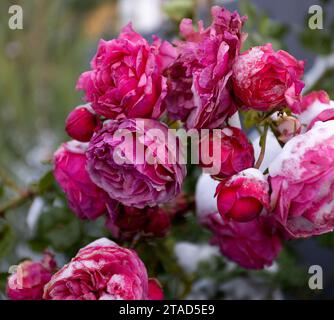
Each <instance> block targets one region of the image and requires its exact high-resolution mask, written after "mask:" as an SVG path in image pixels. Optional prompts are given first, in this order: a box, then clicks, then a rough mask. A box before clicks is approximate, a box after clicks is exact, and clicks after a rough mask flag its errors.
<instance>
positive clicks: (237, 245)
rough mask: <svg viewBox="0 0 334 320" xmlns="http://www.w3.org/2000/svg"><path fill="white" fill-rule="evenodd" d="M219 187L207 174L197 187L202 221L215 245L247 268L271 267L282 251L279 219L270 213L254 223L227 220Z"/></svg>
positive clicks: (200, 220) (198, 214) (197, 204)
mask: <svg viewBox="0 0 334 320" xmlns="http://www.w3.org/2000/svg"><path fill="white" fill-rule="evenodd" d="M253 170H254V169H253ZM218 184H219V182H218V181H216V180H213V179H212V178H211V177H210V176H209V175H206V174H203V175H202V176H201V177H200V178H199V180H198V183H197V187H196V207H197V216H198V220H199V222H200V223H201V224H202V225H203V226H204V227H206V228H208V229H209V230H210V231H211V232H212V233H213V238H212V241H211V243H212V244H214V245H218V246H219V248H220V250H221V252H222V254H223V255H225V256H226V257H228V258H229V259H231V260H232V261H234V262H236V263H238V264H239V265H240V266H242V267H244V268H248V269H262V268H264V267H265V266H269V265H271V264H272V262H273V261H274V260H275V259H276V257H277V255H278V253H279V252H280V250H281V247H282V246H281V240H280V234H279V233H278V230H277V225H276V222H275V219H274V218H273V217H270V216H269V215H268V214H267V213H266V212H264V213H263V214H261V215H260V216H259V217H258V218H256V219H254V220H252V221H250V222H237V221H235V220H232V219H225V218H224V219H223V218H222V216H221V215H220V214H219V212H218V207H217V200H216V199H215V196H214V195H215V191H216V188H217V186H218Z"/></svg>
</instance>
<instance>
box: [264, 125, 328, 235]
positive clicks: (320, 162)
mask: <svg viewBox="0 0 334 320" xmlns="http://www.w3.org/2000/svg"><path fill="white" fill-rule="evenodd" d="M269 174H270V183H271V189H272V195H271V205H272V210H273V214H274V215H275V218H276V219H277V221H278V222H279V223H280V224H281V225H282V226H283V228H284V229H285V230H286V232H287V233H288V235H290V237H294V238H300V237H310V236H313V235H319V234H323V233H326V232H329V231H332V230H333V229H334V195H333V194H334V121H328V122H317V123H316V124H315V126H314V127H313V128H312V129H311V130H309V131H308V132H306V133H305V134H302V135H299V136H297V137H294V138H293V139H291V140H290V141H289V142H288V143H287V144H286V145H285V146H284V148H283V151H282V153H281V154H280V155H279V156H278V157H277V158H276V159H275V161H274V162H273V163H272V164H271V165H270V167H269Z"/></svg>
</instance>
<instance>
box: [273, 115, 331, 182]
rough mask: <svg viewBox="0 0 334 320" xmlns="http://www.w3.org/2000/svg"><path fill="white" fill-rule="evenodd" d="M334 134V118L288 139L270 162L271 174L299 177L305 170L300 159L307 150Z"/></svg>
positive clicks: (318, 123)
mask: <svg viewBox="0 0 334 320" xmlns="http://www.w3.org/2000/svg"><path fill="white" fill-rule="evenodd" d="M333 136H334V120H332V121H327V122H320V121H319V122H317V123H316V124H315V125H314V127H313V128H312V129H311V130H310V131H308V132H306V133H304V134H301V135H298V136H296V137H294V138H292V139H291V140H290V141H288V143H287V144H286V145H285V146H284V148H283V150H282V152H281V153H280V154H278V156H277V157H276V159H275V160H274V161H273V162H272V163H271V164H270V166H269V175H270V176H272V177H275V176H279V175H286V176H290V177H291V178H294V179H298V178H299V177H300V176H301V175H302V174H303V172H304V170H305V169H304V168H303V167H301V166H300V160H301V158H302V157H303V155H304V154H305V152H307V151H308V150H311V149H313V148H315V147H316V146H317V145H319V144H321V143H322V142H323V141H324V140H326V139H328V138H330V137H333ZM333 147H334V140H333Z"/></svg>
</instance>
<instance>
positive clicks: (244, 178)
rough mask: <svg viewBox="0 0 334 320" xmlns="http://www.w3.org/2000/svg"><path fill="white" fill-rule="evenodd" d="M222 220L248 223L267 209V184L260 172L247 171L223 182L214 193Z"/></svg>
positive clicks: (254, 170)
mask: <svg viewBox="0 0 334 320" xmlns="http://www.w3.org/2000/svg"><path fill="white" fill-rule="evenodd" d="M216 196H217V204H218V211H219V213H220V214H221V216H222V218H223V219H232V220H235V221H238V222H248V221H251V220H253V219H255V218H256V217H258V216H259V215H260V213H261V212H262V210H263V208H265V209H268V208H269V184H268V182H267V180H266V179H265V177H264V176H263V174H262V173H261V171H259V170H257V169H253V168H251V169H247V170H244V171H242V172H240V173H239V174H237V175H235V176H233V177H231V178H229V179H225V180H223V181H222V182H221V183H220V184H219V185H218V187H217V191H216Z"/></svg>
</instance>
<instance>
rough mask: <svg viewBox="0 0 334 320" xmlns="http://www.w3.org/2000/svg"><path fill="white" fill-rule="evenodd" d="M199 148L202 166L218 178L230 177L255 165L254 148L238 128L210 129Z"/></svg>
mask: <svg viewBox="0 0 334 320" xmlns="http://www.w3.org/2000/svg"><path fill="white" fill-rule="evenodd" d="M199 149H200V153H199V162H200V166H201V167H202V168H203V169H205V172H207V173H209V174H211V175H213V176H215V177H216V178H226V177H230V176H232V175H234V174H236V173H238V172H240V171H242V170H245V169H247V168H250V167H253V165H254V161H255V159H254V148H253V146H252V144H251V143H250V142H249V141H248V138H247V136H246V135H245V133H244V132H243V131H242V130H240V129H238V128H234V127H226V128H224V129H222V130H217V129H216V130H213V131H211V130H210V133H209V134H208V135H204V136H203V137H202V138H201V140H200V147H199ZM202 149H204V150H202ZM205 157H209V158H208V159H205ZM211 158H212V159H211Z"/></svg>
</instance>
